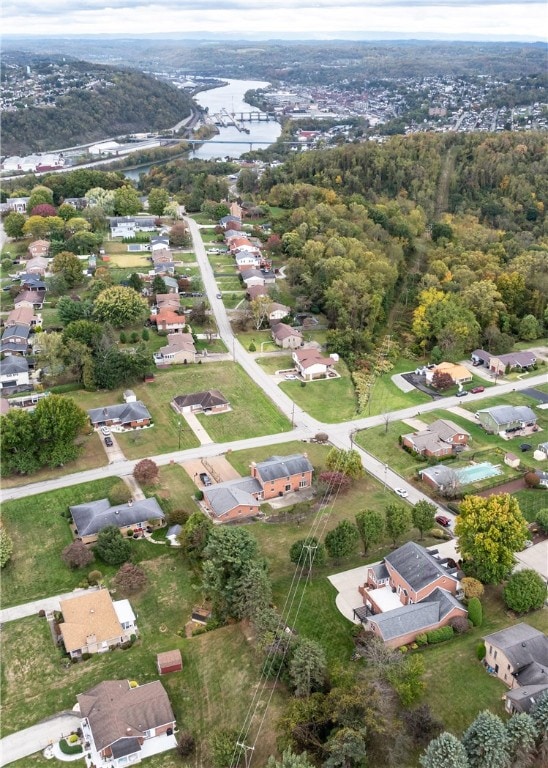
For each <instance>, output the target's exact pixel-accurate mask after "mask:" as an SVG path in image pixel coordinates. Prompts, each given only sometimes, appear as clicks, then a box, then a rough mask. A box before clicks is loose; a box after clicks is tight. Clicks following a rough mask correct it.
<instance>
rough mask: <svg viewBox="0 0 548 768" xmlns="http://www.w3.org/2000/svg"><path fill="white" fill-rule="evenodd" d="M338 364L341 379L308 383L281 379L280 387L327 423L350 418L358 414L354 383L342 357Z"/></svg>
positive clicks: (306, 409)
mask: <svg viewBox="0 0 548 768" xmlns="http://www.w3.org/2000/svg"><path fill="white" fill-rule="evenodd" d="M335 368H336V371H337V373H338V374H339V375H340V378H338V379H320V380H318V381H309V382H306V383H304V382H302V383H301V382H300V381H282V383H281V384H280V389H281V390H283V391H284V392H285V393H286V395H288V396H289V397H290V398H291V399H292V400H294V401H295V403H296V404H297V405H298V406H299V407H300V408H302V409H303V410H304V411H306V412H307V413H309V414H310V415H311V416H313V417H314V418H315V419H318V420H320V421H323V422H328V423H329V422H332V423H338V422H340V421H348V419H353V418H355V417H356V415H357V414H356V396H355V393H354V385H353V384H352V379H351V378H350V372H349V371H348V368H347V367H346V365H345V363H344V362H343V361H342V360H339V362H338V363H337V364H336V366H335ZM303 383H304V386H303Z"/></svg>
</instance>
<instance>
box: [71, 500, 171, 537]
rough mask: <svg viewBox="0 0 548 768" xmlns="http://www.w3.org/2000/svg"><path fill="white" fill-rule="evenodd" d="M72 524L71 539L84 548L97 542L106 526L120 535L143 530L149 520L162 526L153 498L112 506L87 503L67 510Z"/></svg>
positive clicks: (100, 503) (100, 501) (159, 508)
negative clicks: (78, 542)
mask: <svg viewBox="0 0 548 768" xmlns="http://www.w3.org/2000/svg"><path fill="white" fill-rule="evenodd" d="M69 509H70V513H71V515H72V520H73V523H74V535H75V536H76V538H77V539H81V540H82V541H83V542H84V544H91V543H93V542H94V541H97V535H98V533H99V532H100V531H102V530H103V528H106V527H107V526H108V525H115V526H116V527H117V528H119V529H120V531H121V533H122V534H126V533H127V531H129V530H130V529H132V530H138V531H140V530H143V529H144V528H146V526H147V522H148V521H149V520H157V521H158V522H159V524H160V525H164V524H165V518H164V513H163V511H162V508H161V507H160V505H159V504H158V502H157V501H156V499H154V498H150V499H141V500H138V501H129V502H128V503H127V504H118V505H116V506H114V507H113V506H111V504H110V501H109V500H108V499H99V500H98V501H90V502H88V503H86V504H77V505H75V506H74V507H69Z"/></svg>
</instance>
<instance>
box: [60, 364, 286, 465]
mask: <svg viewBox="0 0 548 768" xmlns="http://www.w3.org/2000/svg"><path fill="white" fill-rule="evenodd" d="M212 387H214V388H215V389H220V390H221V392H222V393H223V394H224V395H225V397H227V398H228V400H229V402H230V405H231V407H232V410H231V411H230V412H229V413H220V414H215V415H214V416H202V415H200V416H198V418H199V419H200V420H201V421H202V424H203V425H204V427H205V428H206V430H207V432H208V433H209V434H210V436H211V438H212V440H214V441H215V442H225V441H228V440H244V439H246V438H248V437H255V436H257V435H268V434H275V433H277V432H283V431H285V430H288V429H289V428H290V425H289V422H288V420H287V419H286V418H285V416H283V414H281V413H280V412H279V411H278V410H277V409H276V408H275V406H274V405H272V404H271V402H270V400H268V398H267V397H266V395H265V394H264V393H263V392H262V390H261V389H259V387H257V385H256V384H254V383H253V382H252V381H251V380H250V379H249V378H248V377H247V375H246V374H245V373H244V371H243V370H242V368H240V366H239V365H235V364H234V363H230V362H226V361H225V362H223V363H206V364H204V365H198V364H196V365H187V366H176V367H174V368H172V369H168V370H166V371H157V372H156V374H155V380H154V382H152V383H150V384H144V383H139V384H135V385H133V387H132V388H133V391H134V392H135V394H136V395H137V399H138V400H142V401H143V402H144V404H145V405H146V406H147V408H148V409H149V411H150V413H151V415H152V418H153V420H154V426H153V427H151V428H149V429H139V430H135V431H131V432H125V433H117V434H116V439H117V440H118V442H119V444H120V447H121V448H122V450H123V451H124V454H125V455H126V456H127V458H130V459H137V458H140V457H142V456H156V455H158V454H160V453H168V452H170V451H176V450H179V438H180V449H181V450H184V449H185V448H193V447H195V446H197V445H198V440H197V438H196V437H195V435H194V433H193V432H192V431H191V430H190V428H189V427H188V425H187V423H186V421H185V419H184V418H183V417H182V416H180V415H179V414H177V413H175V411H174V410H173V408H172V407H171V405H170V402H171V400H173V398H174V397H176V396H177V395H184V394H188V393H191V392H200V391H202V390H206V389H211V388H212ZM124 389H125V387H121V388H120V389H118V390H113V391H112V392H85V391H84V390H78V391H77V392H71V393H69V394H70V397H73V398H74V399H75V400H76V401H77V402H78V403H79V405H80V406H81V407H82V408H84V409H85V410H88V409H90V408H100V407H101V406H104V405H112V404H114V403H120V402H122V392H123V390H124ZM179 423H180V424H181V427H179Z"/></svg>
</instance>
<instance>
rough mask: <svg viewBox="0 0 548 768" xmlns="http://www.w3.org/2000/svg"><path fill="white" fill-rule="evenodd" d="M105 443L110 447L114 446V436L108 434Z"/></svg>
mask: <svg viewBox="0 0 548 768" xmlns="http://www.w3.org/2000/svg"><path fill="white" fill-rule="evenodd" d="M105 445H106V446H107V447H108V448H112V446H113V445H114V442H113V440H112V437H108V435H107V437H105Z"/></svg>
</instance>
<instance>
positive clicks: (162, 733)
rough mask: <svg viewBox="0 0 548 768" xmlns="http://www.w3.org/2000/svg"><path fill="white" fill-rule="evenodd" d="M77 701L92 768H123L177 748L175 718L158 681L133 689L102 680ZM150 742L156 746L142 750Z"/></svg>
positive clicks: (125, 685) (126, 681)
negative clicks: (154, 742)
mask: <svg viewBox="0 0 548 768" xmlns="http://www.w3.org/2000/svg"><path fill="white" fill-rule="evenodd" d="M77 701H78V707H79V709H80V714H81V715H82V726H81V727H82V733H83V737H84V739H85V741H86V743H87V744H88V745H89V746H88V747H86V752H88V753H89V755H90V761H89V762H90V763H91V764H93V765H98V766H99V765H100V766H109V768H125V767H126V766H128V765H135V764H136V763H140V762H141V759H142V757H146V756H147V755H151V754H156V753H158V752H162V751H165V750H166V749H171V748H173V747H175V746H176V745H177V742H176V739H175V736H174V735H173V732H174V730H175V715H174V714H173V709H172V708H171V704H170V702H169V698H168V695H167V693H166V690H165V688H164V686H163V685H162V684H161V682H160V681H159V680H153V681H152V682H150V683H145V684H144V685H137V686H135V684H134V683H131V684H130V683H129V681H128V680H105V681H104V682H102V683H99V685H96V686H94V687H93V688H90V690H88V691H86V692H85V693H81V694H79V696H77ZM154 740H156V741H157V746H154V747H152V745H151V749H149V750H146V751H145V750H143V746H144V745H145V743H148V742H153V741H154ZM143 752H145V754H143Z"/></svg>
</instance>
